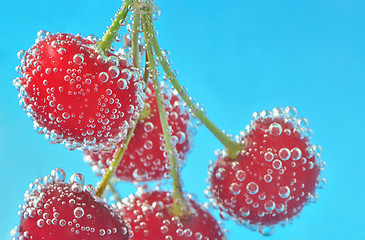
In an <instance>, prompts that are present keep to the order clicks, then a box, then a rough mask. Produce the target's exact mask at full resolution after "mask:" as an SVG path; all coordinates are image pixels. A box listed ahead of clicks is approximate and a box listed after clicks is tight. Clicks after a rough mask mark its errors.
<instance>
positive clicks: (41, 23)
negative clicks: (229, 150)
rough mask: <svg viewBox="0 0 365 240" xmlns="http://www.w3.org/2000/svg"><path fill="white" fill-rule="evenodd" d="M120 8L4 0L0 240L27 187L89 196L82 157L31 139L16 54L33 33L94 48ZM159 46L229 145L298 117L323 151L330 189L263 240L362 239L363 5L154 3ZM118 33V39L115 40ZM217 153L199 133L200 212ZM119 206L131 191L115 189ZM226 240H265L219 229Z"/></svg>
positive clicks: (331, 1) (192, 180)
mask: <svg viewBox="0 0 365 240" xmlns="http://www.w3.org/2000/svg"><path fill="white" fill-rule="evenodd" d="M121 4H122V2H121V1H117V0H110V1H101V0H89V1H85V0H79V1H70V0H65V1H54V0H47V1H25V0H18V1H5V0H0V29H1V33H0V77H1V82H0V84H1V86H0V161H1V164H0V166H1V173H0V186H1V197H0V222H1V223H0V238H2V239H9V238H10V235H9V231H10V230H11V229H12V228H13V227H14V226H15V225H17V224H18V223H19V217H18V215H17V211H18V205H19V204H21V203H22V202H23V194H24V191H25V190H26V189H27V187H28V184H29V183H30V182H32V181H33V180H34V179H35V178H38V177H41V176H44V175H47V174H49V173H50V171H51V170H52V169H53V168H56V167H62V168H63V169H65V170H66V173H67V174H68V177H69V176H70V175H71V174H72V173H74V172H81V173H83V174H84V175H85V178H86V182H87V183H92V184H95V183H96V182H97V181H98V180H99V178H97V177H95V176H94V174H93V173H92V171H91V169H90V168H89V167H88V166H87V164H86V163H84V162H83V161H82V159H81V158H82V155H81V153H80V152H79V151H73V152H70V151H68V150H66V149H65V148H64V147H63V146H61V145H51V144H49V143H48V142H46V140H45V139H44V137H43V136H41V135H38V134H36V133H35V132H34V131H33V129H32V123H31V121H30V120H29V119H28V118H27V117H26V114H25V113H24V112H23V110H22V109H21V108H20V106H19V105H18V98H17V92H16V90H15V88H14V87H13V86H12V80H13V78H15V77H16V76H17V73H16V72H15V70H14V68H15V66H16V65H18V64H19V61H18V59H17V58H16V53H17V52H18V51H19V50H21V49H28V48H29V47H30V46H31V45H32V44H33V43H34V40H35V38H36V34H37V32H38V31H39V30H42V29H44V30H47V31H51V32H54V33H55V32H69V33H74V34H76V33H82V34H83V35H85V36H86V35H89V34H96V35H97V36H99V37H101V36H102V33H103V32H104V31H105V29H106V26H107V25H109V24H110V23H111V22H110V19H111V17H113V16H114V13H115V12H116V10H117V9H118V8H119V7H120V6H121ZM157 4H158V5H159V6H160V7H161V10H162V15H161V17H160V19H159V20H158V21H157V23H156V27H157V29H158V31H159V33H160V34H159V40H160V44H161V46H162V47H163V48H164V49H168V50H169V51H170V52H171V59H172V60H173V67H174V69H176V70H178V72H179V79H180V82H181V83H182V84H183V85H185V86H187V87H188V88H189V93H190V94H191V95H192V96H194V97H195V98H196V99H197V100H198V101H199V102H200V103H202V104H203V106H204V107H205V108H206V109H207V110H208V116H209V117H210V118H211V119H212V120H213V121H214V122H215V123H216V124H217V125H218V126H220V127H221V128H222V129H224V130H226V131H227V132H228V133H232V134H238V133H239V131H241V130H243V129H244V127H245V126H246V124H248V123H249V122H250V120H251V116H252V113H253V112H254V111H262V110H270V109H272V108H273V107H275V106H282V107H285V106H288V105H290V106H295V107H296V108H297V109H298V112H299V116H302V117H306V118H308V119H309V121H310V125H311V127H312V129H313V131H314V136H313V139H312V141H313V142H314V143H315V144H320V145H321V146H322V147H323V155H322V159H323V160H324V161H326V162H327V165H328V166H327V168H326V171H325V173H324V177H325V178H326V179H327V181H328V184H327V186H326V188H325V189H323V190H319V196H320V198H319V201H318V202H317V203H316V204H314V205H311V206H309V207H306V208H305V209H304V211H303V212H302V214H301V216H300V218H299V219H296V220H295V222H294V224H291V225H288V226H286V227H285V228H281V227H278V228H277V230H276V232H275V233H274V235H273V236H272V237H270V239H280V240H285V239H291V240H292V239H298V240H299V239H365V231H364V228H365V220H364V209H365V207H364V206H365V205H364V197H365V193H364V192H365V187H364V183H365V181H364V179H365V177H364V169H365V154H364V150H365V147H364V144H365V141H364V136H365V127H364V116H365V114H364V112H365V111H364V110H365V109H364V106H365V83H364V82H365V81H364V80H365V34H364V32H365V31H364V26H365V14H364V9H365V2H364V1H360V0H359V1H356V0H307V1H292V0H287V1H284V0H277V1H260V0H257V1H242V0H229V1H218V0H211V1H205V0H201V1H194V0H174V1H162V0H160V1H158V2H157ZM122 33H125V30H124V31H123V32H122ZM220 147H221V145H220V143H219V142H218V141H217V140H215V139H214V137H213V136H212V135H211V134H210V133H209V132H208V131H207V130H206V129H205V128H204V127H201V128H200V129H199V132H198V134H197V135H196V138H195V144H194V150H193V151H192V152H191V154H190V155H189V158H188V161H187V164H186V167H185V168H184V170H183V181H184V187H185V190H186V191H188V192H192V193H194V194H196V195H197V196H198V198H199V200H200V201H202V202H205V201H207V200H206V198H205V197H204V194H203V190H204V189H205V188H206V183H205V179H206V177H207V166H208V162H209V161H210V160H214V159H215V156H214V150H216V149H217V148H220ZM119 190H120V192H121V193H122V194H124V195H127V194H129V193H131V192H132V191H133V187H130V186H127V185H125V186H124V185H120V186H119ZM225 227H226V228H227V229H229V231H230V239H237V240H239V239H264V237H262V236H261V235H260V234H259V233H257V232H251V231H249V230H248V229H246V228H244V227H241V226H237V225H236V224H235V223H233V222H231V221H228V222H225Z"/></svg>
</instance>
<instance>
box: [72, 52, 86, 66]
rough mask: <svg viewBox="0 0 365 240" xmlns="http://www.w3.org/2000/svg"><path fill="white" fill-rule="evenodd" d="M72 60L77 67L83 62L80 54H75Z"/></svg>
mask: <svg viewBox="0 0 365 240" xmlns="http://www.w3.org/2000/svg"><path fill="white" fill-rule="evenodd" d="M72 60H73V62H74V63H76V64H77V65H81V64H83V62H84V56H83V55H82V54H80V53H77V54H75V55H74V57H73V59H72Z"/></svg>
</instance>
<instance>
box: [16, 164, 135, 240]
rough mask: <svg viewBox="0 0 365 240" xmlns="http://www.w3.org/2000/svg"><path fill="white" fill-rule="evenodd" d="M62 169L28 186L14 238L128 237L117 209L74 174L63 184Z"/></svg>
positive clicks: (80, 176)
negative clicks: (100, 197) (102, 199)
mask: <svg viewBox="0 0 365 240" xmlns="http://www.w3.org/2000/svg"><path fill="white" fill-rule="evenodd" d="M64 180H65V172H64V171H63V170H62V169H54V170H53V171H52V172H51V175H48V176H46V177H44V178H39V179H37V180H36V181H34V182H33V183H31V184H30V185H29V190H27V191H26V192H25V194H24V202H25V203H24V204H22V205H21V206H20V211H19V215H20V218H21V222H20V225H19V226H17V227H15V228H14V230H13V231H12V235H13V239H14V240H15V239H16V240H26V239H54V240H61V239H70V240H73V239H74V240H76V239H90V240H92V239H104V238H102V236H106V238H105V239H110V240H112V239H115V240H117V239H118V240H123V239H128V235H129V234H128V228H127V226H126V225H125V223H124V221H123V219H122V217H121V216H120V215H119V214H118V213H117V210H116V208H113V207H110V206H109V205H107V204H106V203H105V202H103V201H101V199H99V198H98V197H96V196H94V190H93V188H92V187H90V185H86V186H84V177H83V176H82V175H81V174H79V173H76V174H74V175H72V176H71V179H70V181H69V183H65V182H64Z"/></svg>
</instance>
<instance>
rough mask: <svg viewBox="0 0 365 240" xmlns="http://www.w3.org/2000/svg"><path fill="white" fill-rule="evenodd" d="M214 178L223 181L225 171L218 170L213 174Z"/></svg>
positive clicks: (222, 169)
mask: <svg viewBox="0 0 365 240" xmlns="http://www.w3.org/2000/svg"><path fill="white" fill-rule="evenodd" d="M215 177H216V178H217V179H219V180H224V178H225V177H226V170H225V169H224V168H218V169H217V172H216V173H215Z"/></svg>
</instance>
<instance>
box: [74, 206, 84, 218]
mask: <svg viewBox="0 0 365 240" xmlns="http://www.w3.org/2000/svg"><path fill="white" fill-rule="evenodd" d="M84 213H85V212H84V209H83V208H82V207H77V208H75V210H74V216H75V218H82V217H83V216H84Z"/></svg>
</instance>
